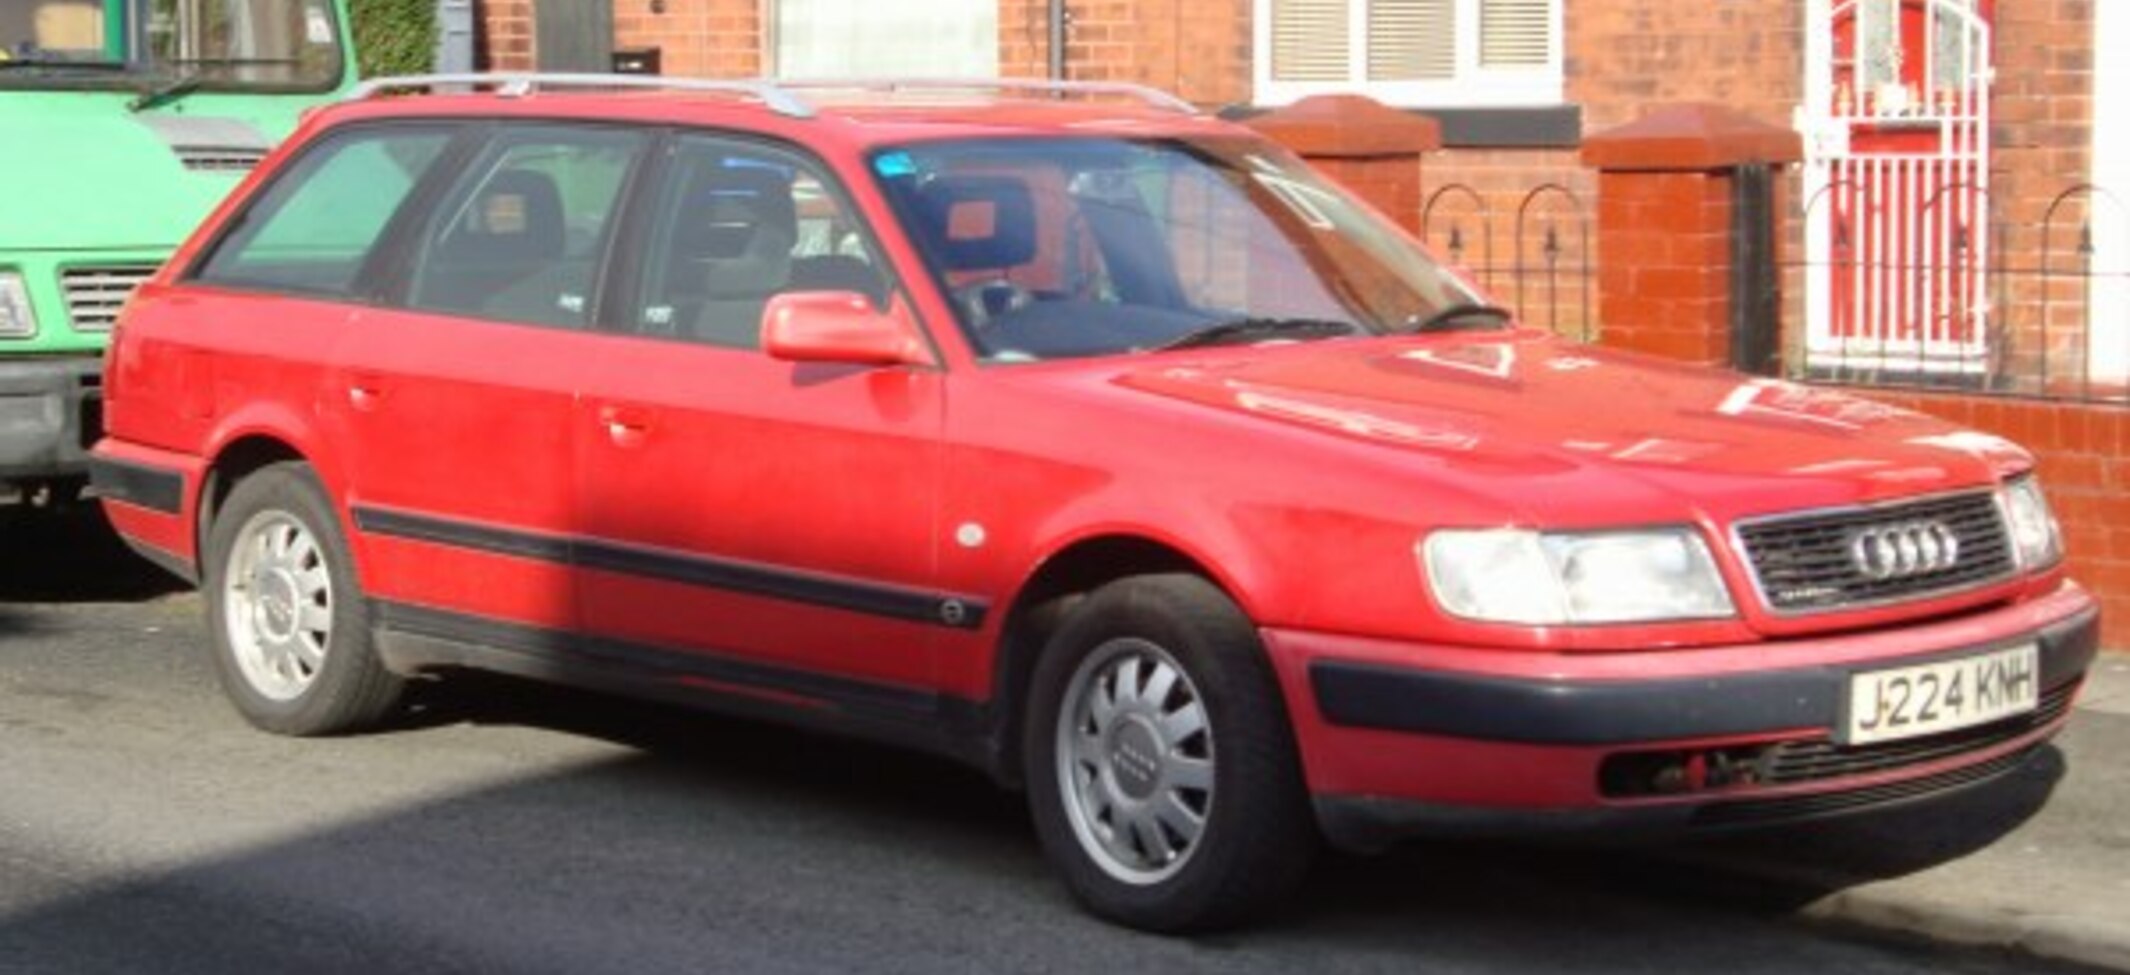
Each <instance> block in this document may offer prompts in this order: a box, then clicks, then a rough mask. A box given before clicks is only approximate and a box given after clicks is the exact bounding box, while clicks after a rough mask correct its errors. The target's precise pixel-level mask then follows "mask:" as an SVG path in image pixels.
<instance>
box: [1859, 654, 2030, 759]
mask: <svg viewBox="0 0 2130 975" xmlns="http://www.w3.org/2000/svg"><path fill="white" fill-rule="evenodd" d="M2040 683H2041V652H2040V649H2039V648H2038V647H2037V646H2036V645H2035V644H2032V643H2027V644H2022V645H2020V646H2016V647H2010V648H2007V649H2004V650H1995V651H1992V652H1990V653H1983V654H1976V655H1975V656H1972V657H1961V658H1960V659H1958V660H1947V661H1943V662H1940V663H1929V664H1917V665H1916V666H1913V667H1897V668H1893V669H1891V670H1874V671H1869V672H1866V673H1861V674H1854V675H1851V676H1850V678H1849V719H1848V723H1847V727H1846V728H1845V729H1844V730H1845V731H1846V732H1847V735H1846V736H1845V737H1844V738H1843V739H1842V740H1843V741H1844V742H1845V743H1847V744H1851V745H1868V744H1870V743H1872V742H1875V741H1895V740H1898V739H1902V738H1915V737H1919V736H1922V735H1934V734H1937V733H1939V732H1941V731H1952V730H1955V729H1958V728H1969V727H1973V726H1975V725H1978V724H1988V723H1989V722H1992V721H1996V720H1998V719H1999V718H2008V717H2011V716H2012V715H2015V714H2025V713H2027V712H2029V711H2032V710H2034V706H2035V703H2036V702H2037V701H2038V700H2039V699H2040V687H2039V685H2040Z"/></svg>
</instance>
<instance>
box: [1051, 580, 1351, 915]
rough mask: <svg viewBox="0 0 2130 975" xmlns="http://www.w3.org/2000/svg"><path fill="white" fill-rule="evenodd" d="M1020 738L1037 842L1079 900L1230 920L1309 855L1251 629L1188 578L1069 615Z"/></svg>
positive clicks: (1291, 876)
mask: <svg viewBox="0 0 2130 975" xmlns="http://www.w3.org/2000/svg"><path fill="white" fill-rule="evenodd" d="M1029 700H1030V707H1029V711H1028V720H1027V724H1026V725H1025V732H1024V738H1023V758H1024V761H1025V763H1026V765H1025V769H1026V772H1027V782H1028V796H1029V803H1030V806H1031V809H1032V811H1033V814H1034V818H1035V824H1036V833H1037V835H1038V836H1039V837H1040V838H1041V840H1042V843H1043V849H1044V852H1045V853H1046V854H1047V855H1048V856H1049V858H1050V861H1051V863H1052V864H1053V865H1054V866H1055V867H1056V868H1057V869H1058V870H1059V872H1060V873H1062V874H1063V875H1064V878H1065V881H1066V884H1067V885H1068V886H1069V887H1070V888H1071V889H1072V892H1073V894H1074V895H1075V896H1077V897H1078V898H1079V899H1080V901H1081V902H1082V903H1084V904H1086V905H1087V907H1088V908H1089V909H1090V910H1092V911H1094V912H1095V913H1096V914H1099V915H1101V916H1103V917H1106V918H1109V919H1111V920H1113V921H1117V922H1119V923H1121V924H1125V925H1129V926H1131V927H1135V928H1142V929H1145V930H1150V931H1186V930H1205V929H1211V928H1218V927H1222V926H1227V925H1232V924H1236V923H1239V922H1242V921H1245V920H1248V919H1250V918H1251V917H1253V916H1255V915H1257V914H1258V913H1260V912H1262V911H1264V910H1266V909H1267V908H1270V907H1272V906H1274V905H1276V904H1278V903H1279V902H1281V901H1282V900H1284V899H1285V898H1286V897H1287V896H1288V895H1289V894H1290V893H1291V892H1292V891H1293V889H1294V888H1295V887H1296V886H1297V885H1298V884H1299V883H1300V881H1301V879H1302V876H1303V875H1304V874H1305V873H1306V872H1307V870H1308V866H1309V862H1310V860H1311V859H1312V858H1313V856H1314V854H1315V852H1316V848H1317V843H1318V840H1317V836H1316V832H1315V827H1314V823H1313V820H1312V819H1311V817H1310V812H1309V805H1308V797H1307V793H1306V786H1305V785H1304V783H1303V780H1302V774H1301V768H1300V762H1299V760H1298V759H1297V757H1296V751H1295V745H1294V735H1293V731H1292V729H1291V727H1290V726H1289V725H1288V722H1287V713H1286V708H1285V707H1284V706H1283V705H1282V702H1281V698H1280V692H1279V687H1278V684H1277V682H1276V680H1275V679H1274V677H1273V675H1272V672H1271V668H1270V665H1269V664H1268V663H1267V661H1266V660H1265V656H1264V651H1263V648H1262V647H1261V646H1260V644H1259V642H1258V639H1257V633H1256V629H1255V627H1253V626H1252V625H1251V623H1250V621H1249V619H1248V618H1247V617H1245V616H1244V615H1243V614H1242V612H1241V610H1239V609H1238V608H1237V607H1236V606H1235V604H1234V603H1232V602H1230V601H1229V600H1228V599H1227V597H1226V596H1224V595H1222V594H1221V592H1220V591H1219V590H1218V589H1216V588H1215V587H1214V586H1212V585H1211V584H1210V583H1207V582H1206V581H1205V580H1203V579H1200V578H1198V577H1196V576H1192V575H1183V574H1173V575H1150V576H1136V577H1131V578H1127V579H1122V580H1119V581H1116V582H1112V583H1110V584H1108V585H1105V586H1103V587H1102V588H1100V589H1098V590H1096V591H1095V592H1094V593H1093V594H1092V595H1090V596H1089V597H1088V598H1087V599H1086V600H1085V601H1083V602H1082V603H1081V604H1080V605H1079V606H1077V607H1075V608H1074V609H1073V611H1072V613H1071V615H1070V616H1068V617H1067V618H1066V620H1065V623H1064V625H1063V626H1061V627H1059V629H1058V631H1057V633H1056V635H1055V636H1053V637H1052V639H1051V640H1050V643H1049V645H1048V646H1047V647H1046V648H1045V650H1044V653H1043V656H1042V658H1041V660H1039V661H1038V663H1037V665H1036V671H1035V676H1034V678H1033V684H1032V687H1031V694H1030V699H1029Z"/></svg>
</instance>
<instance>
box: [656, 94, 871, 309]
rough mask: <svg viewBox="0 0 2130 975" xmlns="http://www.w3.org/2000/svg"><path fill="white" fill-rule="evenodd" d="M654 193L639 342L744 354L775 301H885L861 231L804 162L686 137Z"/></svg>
mask: <svg viewBox="0 0 2130 975" xmlns="http://www.w3.org/2000/svg"><path fill="white" fill-rule="evenodd" d="M657 192H658V196H657V207H656V210H655V212H656V213H657V214H658V217H657V219H655V220H654V221H653V222H652V227H651V244H650V247H649V248H648V252H647V254H646V256H645V259H644V261H643V280H642V283H641V285H640V287H639V289H638V290H639V294H638V300H637V302H636V307H635V309H634V312H633V315H632V325H631V327H632V329H633V330H634V331H635V332H636V333H637V334H639V335H648V336H657V337H670V338H676V339H681V340H684V341H692V342H700V343H704V344H708V345H723V346H729V347H732V348H742V349H751V348H755V347H757V346H758V345H759V344H760V335H761V327H762V312H763V310H764V309H765V308H766V307H767V306H768V304H769V299H771V298H773V297H775V296H777V295H779V294H784V293H786V292H792V291H852V292H857V293H858V294H862V295H864V296H866V297H867V298H868V299H870V300H871V301H872V302H873V304H874V305H875V306H876V307H879V306H883V305H884V303H885V301H886V296H887V291H888V278H887V276H886V275H885V274H884V273H883V272H882V270H881V265H880V262H879V261H878V260H877V259H876V258H875V257H874V252H873V250H872V247H871V246H870V245H869V244H868V243H867V239H866V236H865V233H864V231H863V228H862V227H861V226H860V225H859V223H858V222H857V219H856V217H855V215H854V213H853V211H852V210H851V209H850V207H849V206H847V205H846V204H845V203H844V202H843V200H842V198H841V196H840V195H839V194H837V193H836V192H834V188H833V185H832V184H830V183H829V182H828V181H826V180H825V179H824V178H823V177H822V176H821V173H820V170H819V169H818V168H817V167H815V166H814V165H813V164H812V163H811V162H808V161H806V160H804V159H801V158H799V157H797V156H795V155H792V154H791V153H787V152H784V151H782V150H779V149H774V148H771V147H768V146H763V145H758V144H754V143H747V142H739V141H735V140H728V139H718V138H712V137H703V136H688V137H683V138H682V139H681V140H680V141H679V145H678V148H677V149H676V151H675V152H674V154H673V158H672V162H671V163H670V164H669V165H668V166H667V168H666V179H665V181H664V185H663V186H660V187H659V188H658V191H657Z"/></svg>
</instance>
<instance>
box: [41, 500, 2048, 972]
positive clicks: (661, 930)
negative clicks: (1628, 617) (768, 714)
mask: <svg viewBox="0 0 2130 975" xmlns="http://www.w3.org/2000/svg"><path fill="white" fill-rule="evenodd" d="M200 618H201V612H200V604H199V600H198V597H197V596H195V595H192V594H190V593H185V592H181V591H179V590H178V589H177V588H176V587H175V585H174V584H173V583H171V582H169V581H167V580H165V579H163V578H162V577H160V576H159V575H158V574H157V573H156V571H155V570H153V569H149V568H146V567H144V566H139V565H137V564H135V563H133V562H132V561H130V560H129V559H127V558H125V557H123V556H122V555H121V554H120V553H118V552H116V551H114V550H113V549H112V548H111V547H110V545H109V544H108V542H107V541H104V540H101V539H100V538H99V537H98V536H97V534H96V533H94V532H92V531H89V530H86V529H85V528H84V527H83V526H81V525H73V526H68V527H66V528H65V529H64V530H55V529H53V528H52V527H51V526H50V525H34V524H32V525H25V524H24V523H22V522H20V521H19V520H10V519H8V518H6V517H0V972H5V973H15V972H37V973H66V975H77V973H79V975H88V973H100V972H129V973H130V972H154V973H171V975H181V973H191V972H247V973H252V972H259V973H271V972H283V971H286V972H297V971H302V972H312V973H331V972H363V973H378V972H417V971H418V972H458V971H466V972H483V973H503V972H557V973H594V972H628V973H644V972H713V971H715V972H750V973H752V972H764V973H772V972H922V973H946V972H964V971H966V972H985V973H996V972H1018V971H1030V972H1034V971H1057V972H1105V973H1127V972H1157V971H1158V972H1193V971H1206V972H1212V971H1218V972H1223V973H1231V972H1232V973H1243V972H1283V973H1288V972H1312V973H1314V972H1325V973H1332V972H1374V971H1384V972H1391V971H1395V972H1401V973H1411V972H1422V971H1424V972H1522V971H1543V972H1683V971H1692V972H1719V971H1720V972H1724V973H1726V975H1748V973H1758V972H1841V973H1844V975H1852V973H1906V972H1918V973H1920V972H1963V973H1964V972H1997V971H2051V970H2054V969H2050V968H2047V967H2046V966H2043V965H2041V964H2039V963H2036V962H2032V961H2028V960H2023V959H2019V958H2014V957H2010V956H2006V955H2001V954H1996V953H1991V952H1975V951H1954V950H1950V949H1940V948H1935V947H1930V946H1925V945H1919V944H1901V943H1894V942H1881V941H1873V940H1866V939H1863V938H1860V937H1854V936H1851V935H1849V934H1847V933H1844V932H1841V931H1835V930H1831V929H1829V928H1826V927H1823V926H1818V925H1814V924H1811V923H1808V922H1804V921H1800V920H1798V919H1796V918H1794V917H1792V916H1791V912H1792V911H1793V910H1794V909H1795V908H1796V907H1797V904H1798V902H1797V900H1796V899H1795V895H1794V894H1791V893H1785V892H1782V891H1774V890H1766V889H1761V888H1760V887H1759V886H1758V885H1756V884H1753V883H1750V882H1745V881H1742V880H1740V879H1739V878H1737V877H1727V876H1725V875H1723V874H1722V873H1721V872H1720V871H1719V872H1708V871H1700V870H1697V869H1696V868H1691V867H1684V866H1680V865H1677V864H1676V863H1674V862H1672V861H1670V860H1667V859H1665V858H1663V857H1661V856H1659V855H1657V854H1654V853H1651V852H1648V851H1641V852H1635V851H1625V852H1603V851H1589V850H1560V849H1547V848H1543V847H1521V846H1510V845H1497V844H1456V845H1428V846H1416V847H1412V848H1408V849H1404V850H1401V851H1399V852H1397V853H1394V854H1392V855H1389V856H1386V857H1382V858H1377V859H1369V860H1357V859H1343V858H1341V859H1333V860H1330V861H1328V862H1327V863H1326V864H1324V865H1323V867H1321V868H1320V869H1319V871H1318V872H1317V874H1316V875H1315V876H1314V878H1313V879H1312V881H1311V882H1310V884H1309V886H1308V888H1307V890H1306V891H1305V893H1304V896H1303V898H1302V899H1301V902H1300V903H1299V904H1297V905H1296V906H1295V908H1294V909H1293V910H1292V911H1291V912H1289V913H1288V914H1287V915H1285V916H1284V917H1282V918H1280V919H1279V920H1278V921H1277V922H1276V923H1274V924H1272V925H1270V926H1267V927H1265V928H1262V929H1258V930H1254V931H1249V932H1243V933H1236V934H1229V935H1223V936H1220V937H1214V938H1204V939H1196V940H1182V939H1165V938H1159V937H1151V936H1145V935H1139V934H1135V933H1132V932H1128V931H1123V930H1119V929H1116V928H1112V927H1108V926H1106V925H1103V924H1101V923H1099V922H1096V921H1093V920H1090V919H1089V918H1087V917H1086V916H1084V915H1082V914H1081V913H1079V912H1078V911H1077V910H1076V909H1075V908H1074V906H1073V905H1072V904H1071V903H1070V902H1069V900H1068V899H1067V897H1066V895H1065V894H1064V892H1063V889H1062V888H1061V887H1060V886H1059V885H1058V884H1057V883H1055V882H1053V881H1052V879H1051V877H1050V875H1049V874H1048V872H1047V870H1046V868H1045V866H1044V864H1043V862H1042V859H1041V856H1040V854H1039V852H1038V850H1037V848H1036V843H1035V839H1034V836H1033V834H1032V832H1031V830H1030V827H1029V825H1028V823H1027V821H1026V817H1025V814H1024V812H1023V810H1022V808H1021V806H1020V803H1019V799H1018V797H1016V796H1013V795H1008V794H1005V793H1002V792H999V791H997V790H996V789H994V788H993V787H992V786H991V785H990V784H989V783H988V782H987V781H986V780H984V779H982V778H981V777H979V776H977V775H975V774H974V773H971V772H968V771H965V770H963V769H961V768H959V767H956V766H953V765H951V764H947V763H944V762H940V761H935V760H932V759H928V758H924V757H919V756H912V755H905V754H901V753H897V752H893V751H888V750H884V749H879V748H875V747H871V746H866V745H861V744H854V743H849V742H843V741H838V740H832V739H825V738H817V737H811V736H807V735H803V734H799V733H795V732H788V731H784V730H781V729H774V728H765V727H758V726H754V725H750V724H745V723H739V722H733V721H726V720H720V719H715V718H708V717H702V716H698V715H694V714H690V713H686V712H678V711H673V710H666V709H658V708H644V707H637V706H633V705H631V706H622V705H619V704H617V703H616V702H613V701H610V700H607V699H603V698H598V697H594V696H590V695H581V694H576V693H571V692H565V691H559V690H552V689H546V688H539V687H534V686H532V685H524V684H516V683H510V682H505V681H500V680H481V681H472V682H466V683H462V684H459V685H456V686H442V687H438V688H436V689H435V690H434V691H432V692H430V693H427V694H424V695H423V697H422V700H421V705H420V707H419V709H418V710H417V712H416V713H415V714H414V715H413V716H412V717H410V719H409V720H408V721H407V722H405V724H404V725H403V726H402V727H400V728H397V729H395V730H393V731H390V732H388V733H383V734H377V735H371V736H365V737H358V738H348V739H336V740H324V741H293V740H286V739H280V738H275V737H271V736H268V735H265V734H261V733H258V732H255V731H253V730H251V729H250V728H249V727H247V726H246V725H244V724H243V723H242V722H241V721H240V720H239V719H238V718H237V717H236V715H235V714H234V713H233V712H232V711H231V710H229V708H228V707H226V706H225V705H224V704H223V702H222V699H221V697H220V693H219V691H218V690H217V688H216V687H215V686H214V680H213V677H212V675H211V674H210V672H209V671H208V668H207V665H206V662H205V657H204V650H203V645H204V636H203V635H202V628H201V622H200Z"/></svg>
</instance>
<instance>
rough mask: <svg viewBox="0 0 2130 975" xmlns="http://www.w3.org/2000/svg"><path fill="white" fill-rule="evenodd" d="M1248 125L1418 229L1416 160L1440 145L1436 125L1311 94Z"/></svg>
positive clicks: (1364, 102) (1353, 100)
mask: <svg viewBox="0 0 2130 975" xmlns="http://www.w3.org/2000/svg"><path fill="white" fill-rule="evenodd" d="M1248 125H1249V126H1250V127H1251V128H1253V129H1256V130H1257V131H1259V132H1262V133H1264V134H1265V135H1266V136H1267V137H1269V138H1271V139H1272V140H1273V141H1275V142H1278V143H1280V144H1281V145H1284V146H1286V147H1287V148H1288V149H1291V150H1293V151H1294V152H1295V154H1296V155H1299V156H1301V157H1302V158H1303V159H1305V160H1308V162H1309V164H1310V165H1311V166H1313V167H1315V168H1316V169H1317V170H1319V171H1321V172H1323V173H1324V174H1326V175H1328V176H1330V177H1331V178H1332V179H1335V180H1337V181H1338V182H1339V183H1340V184H1341V185H1343V186H1345V187H1346V188H1347V189H1349V190H1352V191H1353V192H1354V193H1355V194H1356V195H1358V196H1360V197H1361V198H1362V199H1364V200H1367V201H1368V202H1369V203H1370V204H1372V205H1373V206H1375V208H1376V209H1378V210H1381V211H1383V212H1384V213H1385V214H1387V215H1389V216H1390V218H1391V219H1393V220H1396V221H1397V222H1398V225H1399V226H1401V227H1404V228H1405V229H1407V230H1409V231H1412V232H1413V233H1415V234H1417V233H1419V232H1420V201H1421V191H1420V160H1421V157H1423V156H1425V155H1426V154H1428V153H1430V152H1433V151H1435V150H1437V149H1440V148H1442V125H1441V123H1439V122H1436V121H1435V120H1434V119H1431V118H1427V117H1424V116H1419V115H1413V114H1410V113H1407V112H1401V111H1398V110H1397V109H1395V108H1391V107H1389V106H1387V105H1384V104H1383V103H1381V102H1378V101H1376V100H1375V99H1373V98H1368V97H1365V96H1361V95H1311V96H1310V97H1308V98H1304V99H1302V100H1301V101H1298V102H1295V103H1294V104H1292V105H1289V106H1287V107H1285V108H1280V109H1275V110H1273V111H1271V112H1267V113H1265V114H1263V115H1259V116H1257V117H1255V118H1252V119H1250V120H1249V121H1248Z"/></svg>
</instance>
